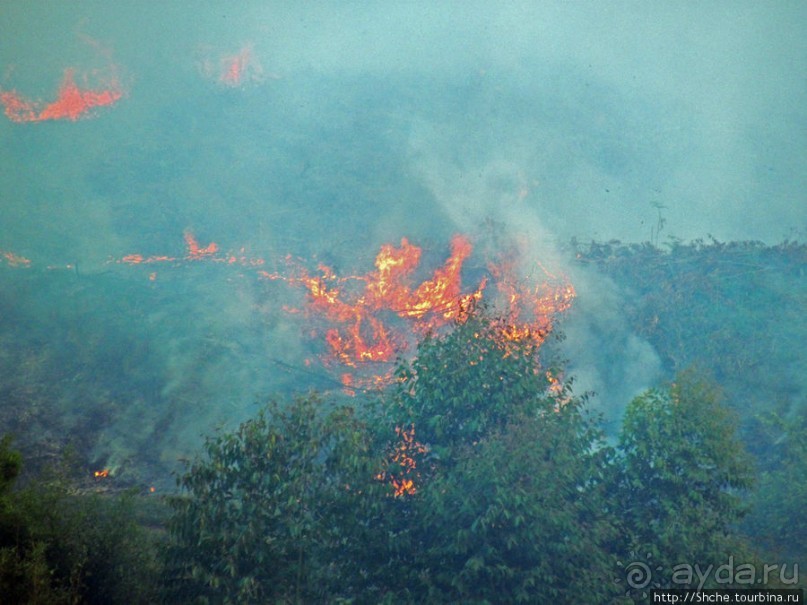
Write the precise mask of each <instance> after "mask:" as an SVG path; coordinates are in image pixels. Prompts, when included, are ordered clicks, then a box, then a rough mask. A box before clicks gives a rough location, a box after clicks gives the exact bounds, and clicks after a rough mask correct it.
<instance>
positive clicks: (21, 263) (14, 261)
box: [0, 251, 31, 267]
mask: <svg viewBox="0 0 807 605" xmlns="http://www.w3.org/2000/svg"><path fill="white" fill-rule="evenodd" d="M0 256H2V258H4V259H6V262H7V263H8V266H9V267H30V266H31V260H30V259H27V258H25V257H24V256H19V255H18V254H14V253H13V252H3V251H0Z"/></svg>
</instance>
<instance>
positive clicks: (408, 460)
mask: <svg viewBox="0 0 807 605" xmlns="http://www.w3.org/2000/svg"><path fill="white" fill-rule="evenodd" d="M395 433H396V435H398V438H399V439H398V442H397V443H396V444H395V446H394V447H393V450H392V453H391V454H390V456H389V461H390V466H391V467H394V469H390V470H387V471H382V472H380V473H378V474H377V475H376V477H375V478H376V479H377V480H379V481H385V482H388V483H389V485H390V486H391V487H392V495H393V496H395V497H396V498H399V497H401V496H411V495H413V494H414V493H415V492H417V487H416V485H415V481H416V480H417V479H419V478H420V473H419V472H418V470H417V461H416V458H418V457H421V456H423V455H424V454H426V453H427V452H428V451H429V449H428V448H427V447H426V446H425V445H423V444H422V443H420V442H418V441H417V440H416V439H415V427H414V425H412V426H410V427H408V428H401V427H395Z"/></svg>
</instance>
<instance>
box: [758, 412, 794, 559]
mask: <svg viewBox="0 0 807 605" xmlns="http://www.w3.org/2000/svg"><path fill="white" fill-rule="evenodd" d="M804 409H805V408H804V407H802V408H801V410H804ZM762 426H763V428H764V429H766V433H768V434H767V435H763V436H762V438H763V439H764V441H765V442H767V443H773V446H772V447H771V448H770V450H769V451H768V454H769V456H768V459H767V460H766V461H765V462H766V468H764V469H763V470H762V472H761V476H760V479H759V487H758V489H757V490H756V491H755V493H754V494H753V496H752V498H751V501H750V505H751V510H750V512H749V515H748V517H747V518H746V519H745V520H744V523H743V529H744V530H745V531H746V532H748V533H749V534H750V535H751V536H753V538H754V539H755V540H757V541H759V542H760V543H761V544H762V546H763V547H764V548H765V550H766V552H767V553H768V554H769V555H771V556H774V557H776V558H782V557H788V558H789V559H790V560H791V561H796V562H798V563H799V564H800V565H802V566H806V565H807V516H805V514H804V503H805V502H807V413H806V412H804V411H802V412H801V413H800V414H799V415H793V416H792V417H791V418H782V417H780V416H778V415H771V416H769V417H767V418H765V419H764V420H763V422H762Z"/></svg>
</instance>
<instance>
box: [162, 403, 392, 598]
mask: <svg viewBox="0 0 807 605" xmlns="http://www.w3.org/2000/svg"><path fill="white" fill-rule="evenodd" d="M323 407H324V404H323V402H321V401H320V400H319V399H318V398H317V397H315V396H309V397H304V398H299V399H296V400H295V401H294V402H292V403H291V404H290V405H289V406H288V407H287V408H286V409H283V408H281V407H280V406H279V405H278V404H276V403H275V404H272V405H270V406H269V407H268V408H267V409H266V410H264V411H262V412H261V413H260V414H259V415H258V416H257V417H256V418H254V419H252V420H249V421H247V422H245V423H244V424H242V425H241V427H240V428H239V429H238V430H237V431H236V432H235V433H231V434H223V435H220V436H218V437H217V438H215V439H211V440H209V441H208V442H207V445H206V457H205V458H204V459H200V460H197V461H196V462H195V463H194V464H193V465H192V466H191V467H190V469H189V470H188V472H187V473H185V474H184V475H183V476H182V477H181V478H180V480H179V485H180V486H181V487H182V489H183V490H184V495H183V496H180V497H177V498H175V499H174V500H173V503H172V504H173V508H174V511H175V514H174V517H173V519H172V522H171V524H170V528H169V529H170V534H171V541H170V544H169V546H168V549H167V556H168V566H169V573H170V577H171V578H172V585H171V586H170V587H169V589H170V593H171V594H172V595H173V596H174V598H175V599H177V600H183V601H189V600H198V601H200V602H216V603H239V604H241V603H266V602H272V603H314V602H325V601H328V600H329V599H330V598H333V597H334V595H335V594H336V593H338V592H339V590H340V589H341V588H344V589H348V588H350V587H351V580H350V578H351V576H352V575H353V574H354V572H355V570H354V566H353V564H352V560H351V557H350V556H349V554H350V551H351V550H352V549H353V548H355V546H356V544H355V541H356V540H360V539H362V537H363V536H362V531H363V530H362V528H361V527H360V523H359V522H358V521H357V519H358V520H361V519H362V515H361V511H362V508H363V503H364V502H365V501H367V499H368V498H371V497H372V494H373V491H374V486H373V484H372V478H373V471H374V467H373V465H372V464H371V460H372V458H371V455H370V448H369V442H368V439H367V433H366V431H365V430H364V427H363V425H362V424H361V423H360V422H359V421H358V420H357V419H356V417H355V415H354V414H353V411H352V410H351V409H350V408H348V407H339V408H336V409H334V410H333V411H331V412H330V413H328V414H325V413H323V410H322V408H323ZM376 489H377V488H376ZM337 581H338V582H339V584H340V586H339V587H334V584H335V583H336V582H337Z"/></svg>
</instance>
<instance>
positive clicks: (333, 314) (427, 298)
mask: <svg viewBox="0 0 807 605" xmlns="http://www.w3.org/2000/svg"><path fill="white" fill-rule="evenodd" d="M184 240H185V248H186V250H185V253H184V255H182V256H168V255H153V256H144V255H142V254H127V255H125V256H123V257H121V258H120V259H119V260H118V261H117V262H118V263H122V264H128V265H141V264H154V263H171V264H173V265H180V264H183V263H187V262H211V263H223V264H227V265H240V266H242V267H252V268H255V269H256V270H257V276H258V277H260V278H262V279H266V280H278V281H282V282H284V283H287V284H289V285H295V286H302V287H303V288H304V289H305V291H306V295H307V297H306V298H307V301H306V305H305V307H304V308H303V309H293V308H286V307H284V309H285V310H286V311H288V312H292V313H299V312H305V313H307V314H308V315H309V317H310V316H311V315H313V316H319V317H320V318H321V319H323V320H324V325H320V326H317V324H316V323H315V324H314V326H313V327H312V328H311V330H310V332H311V335H312V337H315V336H317V335H318V334H322V336H323V337H324V341H325V343H326V345H327V349H328V357H329V358H330V359H331V360H334V361H336V362H338V363H340V364H342V365H343V366H348V367H351V368H354V370H353V371H359V368H360V367H362V366H364V367H367V365H368V364H377V363H384V362H389V361H392V360H393V359H394V358H395V357H396V356H397V355H400V354H403V353H404V352H405V351H406V349H407V347H408V346H409V345H410V344H411V343H412V342H413V341H414V340H416V336H417V335H422V334H425V333H428V332H429V331H436V330H439V329H440V328H442V327H443V326H445V325H447V324H448V323H450V322H452V321H462V319H463V315H464V313H465V312H467V310H468V309H469V307H470V306H471V305H472V303H474V302H476V301H479V300H481V299H482V295H483V293H484V292H485V290H486V287H487V285H488V277H482V278H481V279H480V280H479V281H478V283H477V285H476V287H475V288H474V289H473V290H469V289H467V288H465V287H463V282H462V270H463V266H464V264H465V262H466V261H467V260H468V259H469V258H470V257H471V255H472V252H473V247H472V245H471V243H470V241H469V240H468V239H467V238H465V237H463V236H461V235H457V236H455V237H454V238H453V239H452V240H451V252H450V254H449V256H448V258H447V259H446V260H445V262H444V263H443V265H442V266H441V267H438V268H437V269H436V270H434V271H433V273H432V274H431V276H430V277H428V278H426V279H423V280H422V281H421V282H420V283H417V282H415V280H414V275H415V273H416V271H418V269H419V265H420V261H421V254H422V250H421V248H420V247H418V246H416V245H414V244H412V243H410V242H409V240H407V239H406V238H403V239H401V243H400V245H399V246H394V245H392V244H384V245H382V246H381V249H380V250H379V252H378V254H377V256H376V258H375V262H374V266H375V269H374V270H372V271H370V272H368V273H366V274H364V275H352V276H342V277H340V276H338V275H337V274H336V272H335V271H334V270H333V269H332V268H331V267H329V266H327V265H324V264H320V265H319V266H318V267H317V271H318V274H317V275H312V274H310V273H309V272H308V270H306V269H305V268H301V267H300V266H299V264H298V263H296V262H294V261H293V260H292V258H291V256H286V258H285V261H286V265H287V267H288V272H287V273H286V274H284V273H282V272H269V271H266V270H264V269H263V268H262V267H263V266H264V265H265V261H264V259H262V258H260V257H249V256H247V255H246V254H245V252H244V249H243V248H242V249H241V250H240V251H239V252H238V253H233V252H228V253H223V252H221V249H220V247H219V245H218V244H217V243H216V242H210V243H208V244H207V245H202V244H200V243H199V241H198V240H197V239H196V237H195V236H194V234H193V233H192V232H190V231H186V232H185V233H184ZM510 257H511V258H509V259H505V260H504V261H500V262H497V263H491V264H489V265H488V274H489V276H490V277H491V278H492V283H493V286H492V289H493V290H494V294H493V295H492V296H494V298H495V299H498V302H499V303H500V304H501V305H502V306H503V308H504V309H505V317H504V319H503V320H502V322H501V328H500V329H501V335H502V337H503V338H504V339H505V340H512V341H524V340H529V341H530V342H532V343H533V344H534V345H536V346H539V345H540V344H541V343H542V342H543V341H544V339H545V338H546V337H547V335H548V334H549V333H550V331H551V329H552V321H553V319H554V316H555V315H557V314H558V313H562V312H564V311H566V310H567V309H568V308H569V307H570V306H571V304H572V302H573V300H574V297H575V291H574V287H573V286H572V285H571V283H569V282H568V280H566V279H565V278H563V277H560V278H559V277H557V276H556V275H553V274H552V273H550V272H549V271H548V270H546V269H545V268H544V267H543V266H541V269H542V270H543V273H544V275H545V279H544V280H543V282H542V283H540V284H538V285H533V286H528V285H526V284H525V283H524V281H523V280H519V279H517V277H516V276H517V275H518V271H517V269H516V266H517V262H516V259H517V258H518V257H519V255H517V254H511V255H510ZM539 266H540V265H539ZM148 279H149V280H150V281H152V282H154V281H156V279H157V273H156V272H155V271H151V272H150V273H149V274H148ZM326 359H327V358H326ZM307 363H308V362H307ZM371 374H372V376H370V375H369V373H365V374H364V377H357V376H354V375H353V374H351V373H349V372H346V373H342V375H341V376H340V381H341V383H342V386H343V388H344V390H345V392H346V393H348V394H354V393H355V391H356V390H357V389H359V388H364V387H371V388H372V387H373V386H379V385H381V384H386V383H388V381H389V372H381V373H380V374H379V373H378V372H377V366H376V367H375V368H373V370H372V371H371Z"/></svg>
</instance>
